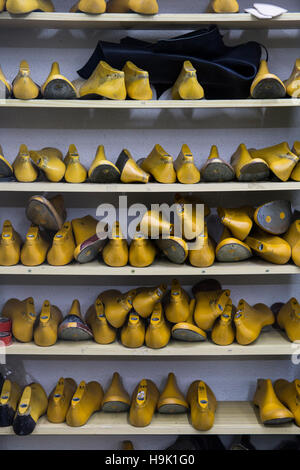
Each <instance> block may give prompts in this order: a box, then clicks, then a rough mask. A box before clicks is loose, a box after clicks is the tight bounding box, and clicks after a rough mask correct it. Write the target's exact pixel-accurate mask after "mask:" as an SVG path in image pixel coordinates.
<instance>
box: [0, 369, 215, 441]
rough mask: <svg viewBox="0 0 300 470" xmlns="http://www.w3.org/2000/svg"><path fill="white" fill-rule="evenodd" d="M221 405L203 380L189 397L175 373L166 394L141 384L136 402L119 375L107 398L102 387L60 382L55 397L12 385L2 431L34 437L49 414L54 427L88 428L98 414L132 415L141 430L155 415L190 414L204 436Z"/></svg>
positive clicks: (4, 398) (1, 405) (2, 405)
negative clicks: (43, 418) (218, 405)
mask: <svg viewBox="0 0 300 470" xmlns="http://www.w3.org/2000/svg"><path fill="white" fill-rule="evenodd" d="M216 408H217V400H216V398H215V395H214V393H213V391H212V390H211V389H210V387H209V386H208V385H207V384H206V383H205V382H203V381H202V380H195V381H194V382H193V383H192V384H191V385H190V387H189V389H188V393H187V397H186V398H185V397H184V395H183V393H182V392H181V391H180V389H179V388H178V385H177V381H176V377H175V375H174V374H173V373H170V374H169V375H168V379H167V383H166V385H165V388H164V390H163V391H162V393H160V392H159V390H158V388H157V386H156V385H155V383H154V382H153V381H152V380H150V379H143V380H141V381H140V382H139V383H138V384H137V386H136V387H135V389H134V391H133V394H132V397H131V398H130V395H129V394H128V392H127V391H126V390H125V388H124V386H123V382H122V379H121V377H120V375H119V374H118V373H117V372H115V373H114V374H113V377H112V381H111V384H110V386H109V388H108V390H107V391H106V393H105V394H104V391H103V388H102V386H101V385H100V383H99V382H96V381H92V382H88V383H86V382H85V381H82V382H80V384H79V385H78V386H77V384H76V382H75V381H74V380H73V379H71V378H60V379H59V381H58V382H57V384H56V386H55V387H54V389H53V390H52V392H51V394H50V395H49V398H48V397H47V395H46V392H45V390H44V389H43V387H42V386H41V385H40V384H38V383H32V384H30V385H28V386H26V387H25V388H24V390H23V392H22V390H21V387H20V386H19V385H18V384H17V383H16V382H12V381H10V380H6V381H5V382H4V385H3V387H2V391H1V398H0V426H1V427H7V426H13V429H14V431H15V433H16V434H18V435H28V434H31V433H32V432H33V430H34V429H35V426H36V424H37V422H38V420H39V419H40V417H41V416H43V415H44V414H47V418H48V421H49V422H51V423H55V424H58V423H64V422H66V423H67V425H68V426H73V427H79V426H83V425H85V424H86V423H87V422H88V420H89V419H90V417H91V416H92V415H93V413H95V412H97V411H100V410H102V411H103V412H108V413H121V412H127V411H128V412H129V413H128V415H129V423H130V424H131V425H132V426H135V427H146V426H149V424H151V421H152V418H153V415H154V413H155V411H158V412H159V413H163V414H179V413H187V412H188V411H190V417H191V424H192V426H193V427H194V428H195V429H198V430H199V431H208V430H209V429H210V428H211V427H212V426H213V424H214V419H215V411H216Z"/></svg>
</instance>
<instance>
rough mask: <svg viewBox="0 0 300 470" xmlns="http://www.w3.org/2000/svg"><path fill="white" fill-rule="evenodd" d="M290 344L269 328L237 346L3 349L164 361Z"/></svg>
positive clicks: (288, 349)
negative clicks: (246, 344) (246, 342)
mask: <svg viewBox="0 0 300 470" xmlns="http://www.w3.org/2000/svg"><path fill="white" fill-rule="evenodd" d="M294 352H295V351H294V349H293V348H292V344H291V343H290V341H289V340H288V339H287V337H286V336H285V334H284V333H283V332H281V331H278V330H275V329H272V330H271V331H267V332H263V333H262V334H261V335H260V337H259V338H258V339H257V341H256V342H255V343H253V344H250V345H248V346H241V345H239V344H237V343H233V344H231V345H230V346H218V345H216V344H214V343H212V342H211V341H209V340H207V341H203V342H201V343H185V342H181V341H171V342H170V343H169V344H168V346H166V347H165V348H162V349H150V348H147V347H146V346H143V347H141V348H136V349H130V348H126V347H125V346H123V345H122V344H121V343H118V342H115V343H112V344H106V345H102V344H97V343H95V342H94V341H92V340H91V341H79V342H73V341H70V342H68V341H58V342H57V343H56V344H55V345H54V346H51V347H47V348H43V347H40V346H37V345H36V344H34V343H18V342H14V343H13V344H12V345H11V346H9V347H7V348H6V354H7V355H9V356H47V357H49V356H63V357H64V358H65V357H66V356H68V357H71V358H72V357H75V356H97V357H99V358H101V357H103V358H106V357H130V359H135V358H147V357H149V358H152V357H155V359H156V360H157V359H159V358H161V359H163V360H166V359H168V358H170V359H172V358H174V357H189V358H191V357H195V358H199V357H201V356H220V357H223V358H224V357H229V356H289V355H292V354H293V353H294Z"/></svg>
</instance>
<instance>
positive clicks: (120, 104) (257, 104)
mask: <svg viewBox="0 0 300 470" xmlns="http://www.w3.org/2000/svg"><path fill="white" fill-rule="evenodd" d="M299 106H300V98H298V99H297V98H281V99H265V100H256V99H251V98H249V99H243V100H205V99H204V100H186V101H185V100H149V101H138V100H123V101H120V100H105V99H104V100H102V99H99V100H45V99H37V100H28V101H25V100H16V99H2V100H0V109H1V108H8V109H10V108H13V109H14V108H25V109H44V108H45V109H52V108H54V109H57V108H60V109H188V108H189V109H225V108H251V109H253V108H295V107H299Z"/></svg>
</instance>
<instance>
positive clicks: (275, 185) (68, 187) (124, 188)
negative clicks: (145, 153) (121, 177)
mask: <svg viewBox="0 0 300 470" xmlns="http://www.w3.org/2000/svg"><path fill="white" fill-rule="evenodd" d="M299 190H300V182H295V181H286V182H273V181H261V182H256V183H239V182H236V181H232V182H229V183H204V182H203V183H202V182H201V183H199V184H180V183H177V184H160V183H148V184H124V183H123V184H92V183H82V184H70V183H50V182H34V183H18V182H3V183H2V182H1V180H0V192H14V193H15V192H18V193H22V192H28V193H41V192H42V193H44V192H45V191H46V192H52V193H89V194H91V193H138V194H140V193H173V192H174V193H177V192H180V193H190V192H192V193H221V192H222V193H228V192H230V193H231V192H243V191H245V192H249V191H250V192H259V191H299Z"/></svg>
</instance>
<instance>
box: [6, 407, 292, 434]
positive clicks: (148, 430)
mask: <svg viewBox="0 0 300 470" xmlns="http://www.w3.org/2000/svg"><path fill="white" fill-rule="evenodd" d="M178 434H218V435H225V434H229V435H230V434H231V435H232V434H252V435H254V434H257V435H259V434H273V435H274V434H278V435H280V434H284V435H287V434H291V435H292V434H297V435H299V434H300V428H299V427H297V426H296V425H295V424H294V423H287V424H284V425H282V426H264V425H263V424H261V422H260V419H259V415H258V412H257V410H256V409H255V408H254V405H252V403H250V402H247V401H237V402H234V401H225V402H219V403H218V408H217V411H216V416H215V423H214V426H213V427H212V429H210V430H209V431H205V432H201V431H197V430H196V429H194V428H193V427H192V425H191V424H190V423H189V418H188V416H187V415H186V414H183V415H163V414H161V415H160V414H158V413H157V414H156V415H154V416H153V419H152V422H151V424H150V425H149V426H147V427H145V428H137V427H134V426H131V425H130V424H129V422H128V414H127V413H104V412H98V413H95V414H94V415H93V416H92V417H91V418H90V419H89V421H88V423H87V424H85V425H84V426H81V427H70V426H68V425H67V424H66V423H63V424H54V423H49V421H48V420H47V418H46V417H45V416H43V417H42V418H41V419H40V420H39V422H38V424H37V426H36V428H35V430H34V431H33V435H90V436H96V435H110V436H112V435H122V436H125V435H126V436H128V435H153V436H154V435H178ZM0 435H14V431H13V429H12V427H8V428H0Z"/></svg>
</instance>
